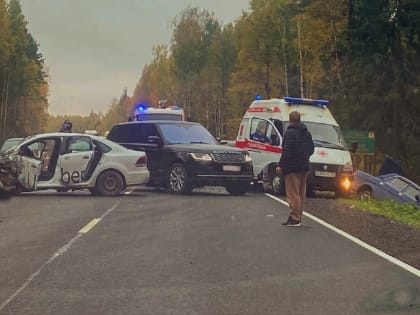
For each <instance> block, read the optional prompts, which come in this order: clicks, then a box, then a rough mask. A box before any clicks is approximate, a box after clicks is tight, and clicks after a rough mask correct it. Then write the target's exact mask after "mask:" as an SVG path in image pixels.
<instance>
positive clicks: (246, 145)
mask: <svg viewBox="0 0 420 315" xmlns="http://www.w3.org/2000/svg"><path fill="white" fill-rule="evenodd" d="M236 147H238V148H242V149H256V150H261V151H266V152H274V153H279V154H280V153H282V152H283V150H282V148H279V147H275V146H272V145H269V144H264V143H261V142H258V141H252V140H237V141H236Z"/></svg>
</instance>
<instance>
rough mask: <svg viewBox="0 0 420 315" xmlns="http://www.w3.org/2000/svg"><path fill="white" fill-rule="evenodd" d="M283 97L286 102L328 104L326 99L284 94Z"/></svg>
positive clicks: (321, 105) (323, 105)
mask: <svg viewBox="0 0 420 315" xmlns="http://www.w3.org/2000/svg"><path fill="white" fill-rule="evenodd" d="M283 99H284V101H285V102H286V103H288V104H299V105H314V106H320V107H325V106H328V103H329V102H328V101H327V100H313V99H310V98H298V97H289V96H286V97H284V98H283Z"/></svg>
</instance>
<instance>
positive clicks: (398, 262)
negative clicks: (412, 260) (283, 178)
mask: <svg viewBox="0 0 420 315" xmlns="http://www.w3.org/2000/svg"><path fill="white" fill-rule="evenodd" d="M265 195H266V196H267V197H270V198H272V199H274V200H276V201H278V202H280V203H282V204H283V205H285V206H287V207H288V206H289V204H288V203H287V202H286V201H284V200H282V199H280V198H277V197H276V196H273V195H271V194H267V193H266V194H265ZM303 215H304V216H306V217H308V218H309V219H311V220H312V221H315V222H317V223H319V224H321V225H323V226H324V227H326V228H328V229H330V230H331V231H334V232H335V233H337V234H339V235H341V236H343V237H345V238H347V239H348V240H350V241H352V242H354V243H356V244H357V245H359V246H361V247H363V248H365V249H367V250H368V251H370V252H372V253H374V254H376V255H378V256H380V257H382V258H384V259H386V260H387V261H389V262H390V263H393V264H395V265H397V266H398V267H400V268H402V269H404V270H406V271H408V272H410V273H412V274H414V275H415V276H417V277H420V270H419V269H417V268H415V267H413V266H411V265H409V264H407V263H405V262H403V261H401V260H399V259H397V258H395V257H393V256H391V255H388V254H386V253H384V252H383V251H381V250H379V249H377V248H376V247H373V246H372V245H369V244H368V243H365V242H363V241H362V240H360V239H358V238H357V237H354V236H353V235H351V234H348V233H346V232H344V231H342V230H340V229H338V228H336V227H335V226H333V225H331V224H329V223H327V222H325V221H323V220H321V219H319V218H318V217H316V216H314V215H312V214H310V213H307V212H303Z"/></svg>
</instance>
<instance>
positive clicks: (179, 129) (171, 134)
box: [159, 123, 217, 144]
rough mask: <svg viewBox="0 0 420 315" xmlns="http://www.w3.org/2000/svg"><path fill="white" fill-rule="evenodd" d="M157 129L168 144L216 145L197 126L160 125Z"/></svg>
mask: <svg viewBox="0 0 420 315" xmlns="http://www.w3.org/2000/svg"><path fill="white" fill-rule="evenodd" d="M159 129H160V131H161V133H162V136H163V138H164V140H165V142H166V143H168V144H187V143H206V144H217V142H216V139H214V137H213V136H212V135H211V134H210V132H209V131H208V130H207V129H206V128H204V127H203V126H202V125H199V124H185V123H179V124H160V125H159Z"/></svg>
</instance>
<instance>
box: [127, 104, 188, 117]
mask: <svg viewBox="0 0 420 315" xmlns="http://www.w3.org/2000/svg"><path fill="white" fill-rule="evenodd" d="M144 120H175V121H182V120H185V112H184V109H183V108H182V107H181V106H167V107H164V108H159V107H148V106H147V105H143V104H140V105H137V106H136V107H135V108H134V115H133V116H130V117H129V118H128V121H144Z"/></svg>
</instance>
